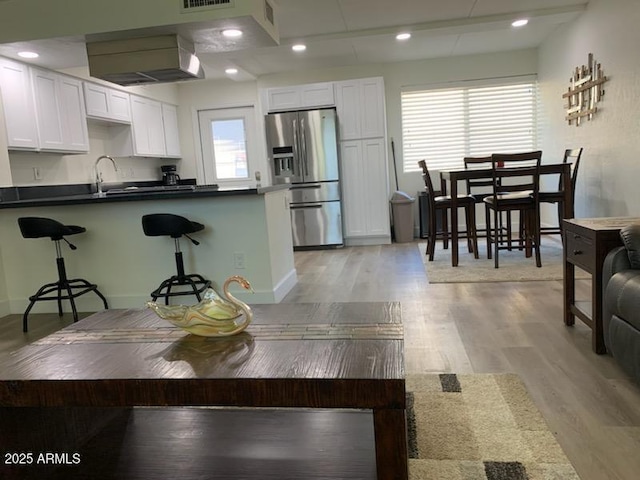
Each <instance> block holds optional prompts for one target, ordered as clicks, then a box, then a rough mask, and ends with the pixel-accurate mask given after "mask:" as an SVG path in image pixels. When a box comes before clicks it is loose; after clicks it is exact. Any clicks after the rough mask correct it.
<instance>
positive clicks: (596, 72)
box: [562, 53, 608, 126]
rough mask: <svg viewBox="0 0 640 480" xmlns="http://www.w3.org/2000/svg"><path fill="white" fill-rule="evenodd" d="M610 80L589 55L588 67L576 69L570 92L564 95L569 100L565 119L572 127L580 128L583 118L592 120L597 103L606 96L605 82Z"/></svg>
mask: <svg viewBox="0 0 640 480" xmlns="http://www.w3.org/2000/svg"><path fill="white" fill-rule="evenodd" d="M607 80H608V79H607V77H605V76H604V73H603V71H602V66H601V65H600V64H599V63H597V62H596V61H595V60H594V59H593V54H592V53H590V54H589V60H588V63H587V65H582V66H581V67H576V69H575V72H574V73H573V76H572V77H571V78H570V79H569V90H568V91H567V92H566V93H564V94H563V95H562V98H566V99H567V102H568V103H567V104H565V108H566V110H567V115H566V116H565V119H566V120H567V121H568V122H569V125H572V124H573V122H574V121H575V124H576V126H580V122H581V120H582V118H584V117H587V120H591V119H592V118H593V115H594V114H595V113H596V112H597V111H598V107H597V103H598V102H599V101H601V100H602V97H603V96H604V82H606V81H607Z"/></svg>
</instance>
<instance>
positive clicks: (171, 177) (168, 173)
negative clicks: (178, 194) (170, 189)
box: [160, 165, 180, 185]
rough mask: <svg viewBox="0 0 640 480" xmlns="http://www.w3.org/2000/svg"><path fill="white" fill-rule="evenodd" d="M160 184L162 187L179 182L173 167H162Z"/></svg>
mask: <svg viewBox="0 0 640 480" xmlns="http://www.w3.org/2000/svg"><path fill="white" fill-rule="evenodd" d="M160 170H162V184H163V185H177V184H178V181H179V180H180V175H178V174H177V173H176V166H175V165H162V166H161V167H160Z"/></svg>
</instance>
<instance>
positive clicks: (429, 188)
mask: <svg viewBox="0 0 640 480" xmlns="http://www.w3.org/2000/svg"><path fill="white" fill-rule="evenodd" d="M418 165H420V168H421V169H422V180H424V186H425V188H426V189H427V192H428V193H429V194H430V196H433V195H435V189H434V188H433V182H432V181H431V176H429V169H428V168H427V162H426V161H425V160H420V161H419V162H418Z"/></svg>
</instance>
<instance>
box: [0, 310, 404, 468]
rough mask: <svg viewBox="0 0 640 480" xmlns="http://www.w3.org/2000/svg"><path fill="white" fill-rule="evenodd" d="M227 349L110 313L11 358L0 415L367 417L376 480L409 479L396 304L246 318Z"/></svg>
mask: <svg viewBox="0 0 640 480" xmlns="http://www.w3.org/2000/svg"><path fill="white" fill-rule="evenodd" d="M254 311H255V316H254V322H253V323H252V324H251V325H250V326H249V327H248V328H247V330H246V331H245V332H242V333H241V334H239V335H236V336H233V337H229V338H204V337H195V336H192V335H188V334H186V333H185V332H183V331H182V330H180V329H177V328H175V327H173V326H171V325H170V324H169V323H167V322H165V321H164V320H162V319H160V318H158V317H157V316H156V315H155V314H154V313H153V312H151V311H149V310H144V309H141V310H135V309H130V310H107V311H104V312H100V313H96V314H94V315H91V316H90V317H87V318H86V319H84V320H81V321H80V322H78V323H75V324H73V325H71V326H69V327H67V328H65V329H63V330H61V331H59V332H57V333H54V334H53V335H50V336H48V337H45V338H44V339H41V340H39V341H37V342H35V343H33V344H31V345H29V346H27V347H24V348H22V349H20V350H18V351H17V352H16V353H15V354H14V355H13V356H12V362H11V363H10V364H6V365H3V366H2V367H0V406H2V407H132V406H229V407H291V408H312V409H316V408H323V409H324V408H328V409H368V410H372V412H373V424H374V425H373V429H374V434H375V452H376V453H375V455H376V465H377V467H376V468H377V478H378V479H379V480H385V479H406V478H407V443H406V425H405V381H404V359H403V358H404V352H403V330H402V323H401V318H400V305H399V304H398V303H383V302H377V303H331V304H277V305H257V306H255V307H254Z"/></svg>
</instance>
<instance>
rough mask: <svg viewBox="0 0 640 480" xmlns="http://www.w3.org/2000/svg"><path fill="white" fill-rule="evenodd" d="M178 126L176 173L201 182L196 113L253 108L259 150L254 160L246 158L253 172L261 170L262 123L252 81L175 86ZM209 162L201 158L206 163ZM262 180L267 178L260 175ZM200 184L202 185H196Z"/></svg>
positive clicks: (263, 159)
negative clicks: (178, 161) (177, 166)
mask: <svg viewBox="0 0 640 480" xmlns="http://www.w3.org/2000/svg"><path fill="white" fill-rule="evenodd" d="M178 104H179V108H178V124H179V125H180V145H181V147H182V158H183V159H182V161H181V162H180V164H179V173H180V175H181V176H182V177H190V178H194V177H195V178H198V179H200V180H201V179H202V178H203V177H202V161H203V159H202V149H201V147H200V132H199V129H198V128H199V127H198V111H200V110H212V109H220V108H234V107H255V114H256V125H257V127H256V128H257V131H256V132H255V133H256V137H255V138H257V141H258V144H259V146H260V148H259V152H260V153H259V156H258V158H257V159H253V160H254V161H253V162H252V160H251V159H250V160H249V161H250V162H251V164H250V165H249V167H250V169H251V170H252V172H251V173H250V178H253V171H255V170H260V171H265V169H266V166H267V163H266V145H265V137H264V122H263V120H262V112H261V111H260V105H259V102H258V88H257V85H256V82H253V81H251V82H234V81H232V80H219V81H205V82H202V81H195V82H185V83H181V84H179V88H178ZM209 160H210V159H204V161H209ZM263 178H267V176H266V175H263ZM200 183H202V182H200Z"/></svg>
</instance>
